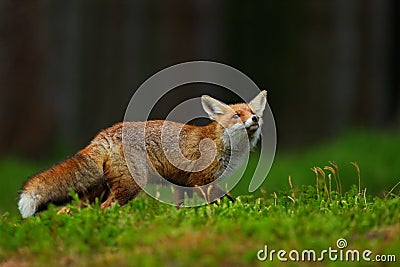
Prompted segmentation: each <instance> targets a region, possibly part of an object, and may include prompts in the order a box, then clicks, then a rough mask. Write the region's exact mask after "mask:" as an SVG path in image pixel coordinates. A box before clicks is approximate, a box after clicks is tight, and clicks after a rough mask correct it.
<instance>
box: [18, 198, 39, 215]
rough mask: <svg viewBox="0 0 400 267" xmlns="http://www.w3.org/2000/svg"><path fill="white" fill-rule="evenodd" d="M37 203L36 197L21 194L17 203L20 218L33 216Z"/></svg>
mask: <svg viewBox="0 0 400 267" xmlns="http://www.w3.org/2000/svg"><path fill="white" fill-rule="evenodd" d="M38 202H39V199H38V196H33V195H32V194H30V193H28V192H23V193H22V194H21V195H20V197H19V201H18V209H19V211H20V212H21V215H22V218H27V217H30V216H32V215H33V214H35V212H36V210H37V208H38Z"/></svg>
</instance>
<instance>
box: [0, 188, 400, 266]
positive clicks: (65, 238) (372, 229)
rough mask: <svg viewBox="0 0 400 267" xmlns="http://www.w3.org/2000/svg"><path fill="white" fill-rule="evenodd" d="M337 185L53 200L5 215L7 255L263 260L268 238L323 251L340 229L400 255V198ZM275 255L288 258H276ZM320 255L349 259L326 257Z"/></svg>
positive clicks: (83, 262)
mask: <svg viewBox="0 0 400 267" xmlns="http://www.w3.org/2000/svg"><path fill="white" fill-rule="evenodd" d="M329 194H330V195H331V197H330V198H329V197H328V192H324V191H323V186H322V187H321V188H319V191H318V193H317V191H316V187H312V186H305V187H302V188H301V189H293V190H290V191H287V192H281V193H278V194H276V195H272V196H266V197H265V198H254V197H251V196H242V197H240V198H239V199H238V200H237V201H236V202H235V203H230V202H228V201H227V200H224V201H222V202H221V203H220V205H216V204H213V205H209V206H202V207H196V208H182V209H180V210H176V209H175V208H174V207H171V206H168V205H165V204H161V203H159V202H157V201H155V200H153V199H151V198H149V197H146V196H141V197H139V198H137V199H136V200H135V201H132V202H130V203H129V204H128V205H126V206H124V207H121V208H119V207H114V208H112V209H109V210H100V209H99V205H93V206H91V207H89V208H84V209H78V208H75V205H74V204H72V205H70V206H69V207H70V208H71V211H72V214H71V215H67V214H57V210H56V209H55V208H54V207H51V208H50V209H49V210H48V211H45V212H42V213H41V214H39V215H37V216H35V217H31V218H28V219H26V220H20V219H17V218H15V217H14V218H10V217H8V216H7V215H4V216H3V217H2V218H1V221H0V235H1V237H2V238H1V239H0V260H2V261H4V262H6V263H8V264H10V263H13V264H15V265H16V266H26V265H29V266H70V265H73V266H257V265H262V264H263V263H262V262H260V261H258V260H257V257H256V254H257V251H258V250H260V249H263V248H264V245H268V247H269V248H270V249H275V250H279V249H284V250H286V251H290V250H292V249H297V250H300V251H301V250H304V249H313V250H315V251H317V253H319V252H320V251H322V250H323V249H328V248H329V247H332V248H333V249H337V247H336V241H337V239H339V238H345V239H346V240H347V242H348V247H347V249H352V250H353V249H358V250H360V251H363V250H365V249H369V250H371V251H372V252H373V256H375V255H376V254H385V255H389V254H390V255H396V253H397V254H398V251H399V249H400V238H399V234H400V224H399V220H400V199H399V198H398V197H395V196H391V197H389V198H388V199H386V200H383V199H380V198H372V197H369V196H366V197H364V196H363V195H360V194H358V188H357V187H354V188H352V189H351V190H350V191H348V192H346V193H343V195H342V196H340V195H339V194H338V193H337V192H335V191H330V192H329ZM76 203H77V202H76ZM396 256H397V257H398V256H399V255H396ZM267 261H268V264H270V265H271V264H272V266H279V265H280V262H279V261H278V260H277V259H276V258H275V260H274V261H272V262H269V260H267ZM319 264H322V265H331V264H333V265H335V266H340V265H343V262H329V261H328V258H326V260H325V261H324V262H321V263H319ZM363 264H364V265H363V266H368V265H367V263H366V262H363ZM305 265H307V264H305ZM393 266H394V265H393Z"/></svg>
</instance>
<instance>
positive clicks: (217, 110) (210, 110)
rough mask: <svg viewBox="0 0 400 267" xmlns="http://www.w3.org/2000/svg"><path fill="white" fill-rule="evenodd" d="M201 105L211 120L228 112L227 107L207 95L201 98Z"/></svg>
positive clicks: (228, 108)
mask: <svg viewBox="0 0 400 267" xmlns="http://www.w3.org/2000/svg"><path fill="white" fill-rule="evenodd" d="M201 104H202V106H203V109H204V111H205V112H207V114H208V116H209V117H210V118H211V119H212V120H217V118H218V117H219V116H221V115H223V114H226V113H227V112H228V111H229V110H230V107H229V106H228V105H226V104H224V103H222V102H221V101H218V100H217V99H214V98H212V97H211V96H208V95H202V96H201Z"/></svg>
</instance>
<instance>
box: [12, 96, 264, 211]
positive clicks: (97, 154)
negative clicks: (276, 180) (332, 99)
mask: <svg viewBox="0 0 400 267" xmlns="http://www.w3.org/2000/svg"><path fill="white" fill-rule="evenodd" d="M266 94H267V93H266V91H262V92H260V93H259V94H258V95H257V96H256V97H255V98H254V99H253V100H251V101H250V102H249V103H248V104H246V103H240V104H233V105H226V104H224V103H222V102H220V101H218V100H216V99H214V98H212V97H210V96H207V95H203V96H202V97H201V103H202V106H203V109H204V110H205V112H206V113H207V114H208V116H209V118H210V119H211V120H212V122H211V123H210V124H208V125H206V126H193V125H188V124H181V123H177V122H171V121H163V120H153V121H146V122H121V123H117V124H115V125H114V126H112V127H110V128H107V129H105V130H103V131H101V132H100V133H99V134H98V135H97V136H96V137H95V138H94V139H93V140H92V141H91V143H90V144H89V145H88V146H87V147H86V148H84V149H83V150H81V151H79V152H78V153H76V154H75V155H74V156H72V157H71V158H68V159H66V160H65V161H63V162H61V163H59V164H56V165H54V166H53V167H51V168H49V169H47V170H44V171H42V172H40V173H38V174H36V175H34V176H32V177H31V178H30V179H29V180H28V181H27V182H26V183H25V184H24V186H23V188H22V191H21V193H20V196H19V202H18V208H19V210H20V212H21V215H22V217H23V218H27V217H29V216H32V215H34V214H35V213H36V212H38V211H40V210H42V209H45V208H46V207H47V205H48V204H49V203H54V204H63V203H66V202H68V201H69V200H70V196H69V192H70V190H73V191H74V192H76V193H77V194H78V195H79V197H80V198H81V200H82V201H94V199H95V198H98V199H99V200H100V202H101V208H102V209H104V208H107V207H111V206H112V205H114V204H116V203H117V204H118V205H125V204H126V203H127V202H128V201H130V200H131V199H133V198H135V197H136V196H137V195H138V194H139V193H140V191H141V190H142V187H141V185H139V184H138V183H137V181H141V182H140V184H141V183H143V184H145V183H146V182H147V179H148V177H147V175H149V174H151V173H152V172H158V174H159V175H161V176H162V177H164V178H165V179H167V180H168V181H170V182H172V183H174V184H177V185H181V186H186V187H197V186H202V185H206V184H208V183H210V182H213V181H214V180H216V179H217V178H218V177H217V176H218V174H220V173H221V170H222V169H223V168H224V167H226V161H227V158H228V157H229V155H230V152H231V148H230V146H231V145H232V144H231V142H230V141H229V140H234V141H233V142H238V143H243V142H248V143H247V144H248V147H254V146H255V145H256V144H257V141H258V139H259V137H260V133H261V125H262V115H263V111H264V108H265V106H266V101H267V100H266ZM140 127H145V129H146V132H145V135H144V141H145V142H144V143H145V150H146V154H147V158H148V161H149V162H147V163H146V162H145V163H143V161H140V162H141V163H140V164H136V163H135V164H136V165H134V166H133V167H132V168H128V164H127V159H126V155H128V154H129V155H131V156H132V157H133V158H134V157H138V156H137V155H140V152H139V151H137V150H139V149H138V148H136V146H135V145H134V144H132V145H130V146H129V147H130V149H129V150H130V152H128V153H127V152H126V151H124V146H123V140H122V139H123V138H122V136H123V128H125V129H128V130H129V131H130V132H131V133H135V131H136V130H137V129H139V128H140ZM240 128H242V130H241V132H245V136H243V134H240V131H239V130H238V129H240ZM243 129H245V131H244V130H243ZM176 132H178V135H179V148H180V150H181V151H180V152H181V155H183V156H184V157H185V158H187V159H189V160H196V159H198V158H199V156H200V152H199V146H200V145H201V144H200V143H201V141H202V140H203V139H205V138H207V139H211V140H212V141H213V142H214V145H215V150H216V152H215V155H213V156H214V157H213V158H212V160H211V162H210V163H209V165H208V166H206V167H205V168H203V169H201V170H198V171H188V170H182V169H180V168H178V167H176V166H174V165H173V164H172V163H171V162H170V160H168V158H167V156H166V155H165V153H164V151H163V148H162V145H163V144H162V143H163V142H172V141H170V140H173V138H172V137H171V136H172V135H176ZM162 135H164V136H165V137H166V138H165V139H166V141H162V138H161V136H162ZM131 138H132V139H128V142H130V140H133V141H132V142H134V140H135V137H134V134H133V137H131ZM171 138H172V139H171ZM200 150H201V148H200ZM136 152H138V154H135V153H136ZM141 164H145V165H141ZM142 176H143V177H142ZM134 178H135V179H134ZM221 191H222V189H221V188H218V187H214V188H213V189H212V190H210V192H208V193H210V194H211V195H218V194H220V193H221ZM176 194H177V195H178V196H177V197H176V199H177V200H178V202H179V201H182V199H183V192H176ZM225 194H226V192H223V194H221V196H223V195H225ZM228 197H229V194H228ZM210 199H212V197H210ZM230 199H231V200H233V198H232V197H230ZM176 204H177V205H179V203H176Z"/></svg>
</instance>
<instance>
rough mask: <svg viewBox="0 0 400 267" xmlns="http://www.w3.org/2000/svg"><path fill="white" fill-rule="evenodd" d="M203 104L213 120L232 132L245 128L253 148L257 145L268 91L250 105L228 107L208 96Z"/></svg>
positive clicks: (203, 97) (205, 96) (258, 96)
mask: <svg viewBox="0 0 400 267" xmlns="http://www.w3.org/2000/svg"><path fill="white" fill-rule="evenodd" d="M201 103H202V106H203V109H204V111H205V112H206V113H207V114H208V116H209V117H210V119H211V120H214V121H217V122H218V123H220V124H221V125H222V126H223V127H224V128H225V130H227V131H230V132H233V131H235V130H236V129H243V127H244V128H245V129H246V132H247V135H248V138H249V141H250V145H251V147H254V146H255V145H256V143H257V141H258V138H259V137H260V133H261V125H262V122H263V121H262V116H263V112H264V109H265V106H266V104H267V91H265V90H264V91H261V92H260V93H259V94H258V95H257V96H256V97H254V98H253V100H251V101H250V102H249V103H239V104H233V105H227V104H225V103H222V102H221V101H219V100H216V99H214V98H212V97H210V96H208V95H203V96H202V97H201Z"/></svg>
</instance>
